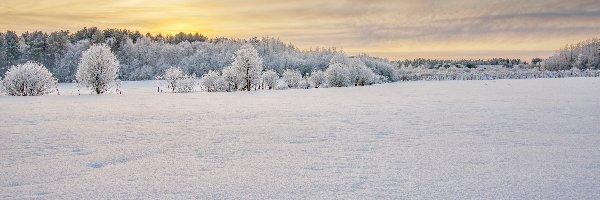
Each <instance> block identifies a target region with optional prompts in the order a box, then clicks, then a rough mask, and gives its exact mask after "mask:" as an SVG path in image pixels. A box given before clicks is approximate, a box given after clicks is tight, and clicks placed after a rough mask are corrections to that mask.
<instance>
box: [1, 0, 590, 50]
mask: <svg viewBox="0 0 600 200" xmlns="http://www.w3.org/2000/svg"><path fill="white" fill-rule="evenodd" d="M0 16H1V18H0V24H1V25H2V28H5V29H12V30H17V31H19V32H23V31H27V30H29V31H31V30H45V31H55V30H60V29H69V30H77V29H80V28H81V27H83V26H88V27H89V26H98V27H100V28H109V27H110V28H129V29H137V30H140V31H142V32H153V33H158V32H166V33H174V32H178V31H186V32H195V31H200V32H202V33H204V34H207V35H209V36H211V37H217V36H228V37H243V38H247V37H250V36H263V35H269V36H274V37H279V38H281V39H282V40H285V41H286V42H292V43H294V44H297V45H298V46H300V47H302V48H309V47H311V46H338V47H342V48H344V49H347V50H348V51H351V52H367V53H369V52H374V53H375V52H379V53H381V52H384V54H385V55H389V57H391V58H396V57H402V55H400V54H410V52H417V53H418V52H421V53H423V54H426V55H432V54H431V53H434V52H436V53H440V54H441V53H443V52H457V51H458V52H464V53H465V55H467V54H471V55H473V56H479V55H475V54H474V53H473V52H477V51H486V52H490V53H493V52H494V51H497V52H498V53H499V54H501V53H502V52H506V51H509V50H512V51H515V52H517V51H527V52H528V54H531V52H532V51H538V52H540V54H542V53H546V52H548V51H549V50H553V49H556V48H558V47H560V46H562V45H564V44H565V43H570V42H577V41H578V40H584V39H587V38H591V37H594V36H597V34H598V33H600V2H598V1H597V0H573V1H563V0H497V1H481V0H454V1H450V0H371V1H368V2H365V1H361V0H339V1H322V0H295V1H279V0H256V1H242V0H174V1H161V0H150V1H141V0H123V1H119V0H107V1H92V0H62V1H59V0H56V1H49V0H38V1H36V0H20V1H8V2H3V4H2V5H0ZM426 52H428V53H426ZM392 54H398V56H391V55H392Z"/></svg>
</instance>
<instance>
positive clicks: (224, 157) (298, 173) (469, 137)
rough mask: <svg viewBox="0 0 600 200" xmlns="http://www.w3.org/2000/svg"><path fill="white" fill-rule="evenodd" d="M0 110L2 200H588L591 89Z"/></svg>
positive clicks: (3, 102) (38, 104) (67, 97)
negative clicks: (131, 199)
mask: <svg viewBox="0 0 600 200" xmlns="http://www.w3.org/2000/svg"><path fill="white" fill-rule="evenodd" d="M122 84H123V87H122V88H123V94H122V95H117V94H107V95H89V93H87V94H82V95H77V87H76V85H75V84H64V83H60V84H59V85H58V87H59V90H60V91H61V95H60V96H59V95H56V93H53V94H51V95H47V96H39V97H13V96H0V113H1V114H0V133H1V134H0V143H2V145H0V167H1V169H2V170H0V198H1V199H30V198H39V199H78V198H84V199H87V198H100V199H111V198H163V199H173V198H179V199H191V198H202V199H208V198H210V199H239V198H244V199H267V198H268V199H284V198H303V199H321V198H340V199H348V198H352V199H354V198H357V199H364V198H375V199H389V198H394V199H398V198H400V199H402V198H410V199H470V198H476V199H477V198H484V199H490V198H492V199H494V198H500V199H515V198H517V199H599V198H600V192H599V190H598V188H600V181H599V180H600V179H599V177H600V165H599V163H600V148H598V147H599V146H600V123H598V122H599V121H600V79H598V78H564V79H524V80H477V81H415V82H397V83H389V84H382V85H372V86H367V87H342V88H318V89H311V90H298V89H290V90H280V91H266V90H259V91H250V92H232V93H208V92H194V93H157V91H156V86H157V84H158V82H156V81H144V82H123V83H122Z"/></svg>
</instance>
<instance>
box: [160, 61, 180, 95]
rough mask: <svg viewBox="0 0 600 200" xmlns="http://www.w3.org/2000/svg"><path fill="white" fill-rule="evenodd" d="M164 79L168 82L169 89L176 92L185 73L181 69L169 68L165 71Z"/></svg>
mask: <svg viewBox="0 0 600 200" xmlns="http://www.w3.org/2000/svg"><path fill="white" fill-rule="evenodd" d="M163 79H164V80H165V81H167V88H169V89H171V91H173V92H175V89H177V81H179V80H181V79H183V71H181V69H180V68H179V67H169V68H168V69H166V70H165V74H164V75H163Z"/></svg>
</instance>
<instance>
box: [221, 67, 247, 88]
mask: <svg viewBox="0 0 600 200" xmlns="http://www.w3.org/2000/svg"><path fill="white" fill-rule="evenodd" d="M222 76H223V79H225V83H227V92H232V91H236V90H238V89H239V88H241V87H242V85H244V81H245V80H244V78H243V77H242V74H241V73H238V71H237V70H235V69H234V68H233V66H228V67H225V68H224V69H223V75H222Z"/></svg>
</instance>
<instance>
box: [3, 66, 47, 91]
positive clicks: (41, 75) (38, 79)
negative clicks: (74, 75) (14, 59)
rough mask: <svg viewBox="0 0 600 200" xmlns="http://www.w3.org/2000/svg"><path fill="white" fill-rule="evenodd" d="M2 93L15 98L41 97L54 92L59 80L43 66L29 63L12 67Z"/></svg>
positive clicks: (5, 79) (4, 81) (7, 73)
mask: <svg viewBox="0 0 600 200" xmlns="http://www.w3.org/2000/svg"><path fill="white" fill-rule="evenodd" d="M1 82H2V84H0V85H1V86H2V87H0V88H1V89H2V91H4V92H5V93H6V94H8V95H13V96H40V95H44V94H48V93H51V92H53V91H54V89H55V88H56V84H57V82H58V81H57V80H56V79H55V78H54V77H52V73H50V71H48V69H46V68H45V67H44V66H43V65H41V64H38V63H35V62H27V63H25V64H19V65H16V66H12V67H11V68H10V69H9V70H8V71H7V72H6V74H5V76H4V79H2V81H1Z"/></svg>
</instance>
